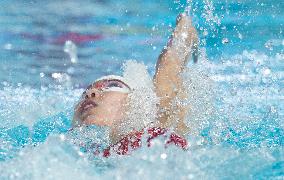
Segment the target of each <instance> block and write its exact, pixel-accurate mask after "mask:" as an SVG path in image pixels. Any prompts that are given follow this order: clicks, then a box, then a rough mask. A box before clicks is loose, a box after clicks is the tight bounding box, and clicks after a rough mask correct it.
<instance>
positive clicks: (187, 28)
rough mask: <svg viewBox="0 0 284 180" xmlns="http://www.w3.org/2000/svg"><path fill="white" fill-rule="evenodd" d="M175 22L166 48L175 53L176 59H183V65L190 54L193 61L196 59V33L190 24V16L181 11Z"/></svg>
mask: <svg viewBox="0 0 284 180" xmlns="http://www.w3.org/2000/svg"><path fill="white" fill-rule="evenodd" d="M176 24H177V25H176V28H175V30H174V32H173V34H172V37H171V39H170V41H169V43H168V46H167V49H168V50H171V51H173V52H174V53H176V56H178V57H179V58H178V59H179V60H182V61H183V65H186V64H187V62H188V60H189V56H190V55H192V59H193V62H194V63H196V62H197V60H198V35H197V31H196V29H195V27H194V26H193V25H192V21H191V18H190V17H189V16H187V15H186V14H185V13H182V14H180V15H179V16H178V17H177V21H176Z"/></svg>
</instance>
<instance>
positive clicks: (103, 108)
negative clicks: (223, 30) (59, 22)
mask: <svg viewBox="0 0 284 180" xmlns="http://www.w3.org/2000/svg"><path fill="white" fill-rule="evenodd" d="M197 50H198V36H197V31H196V29H195V28H194V27H193V25H192V22H191V19H190V17H189V16H187V15H186V14H181V15H179V16H178V17H177V21H176V28H175V30H174V32H173V34H172V36H171V38H170V39H169V41H168V43H167V46H166V47H165V48H164V49H163V51H162V52H161V54H160V56H159V58H158V61H157V63H156V72H155V75H154V77H153V84H154V89H155V93H156V95H157V97H158V98H159V103H158V105H157V106H158V107H157V108H158V112H157V123H156V124H155V127H154V128H151V129H148V133H149V134H150V135H151V137H150V139H151V138H153V137H155V136H158V135H160V134H164V132H165V131H167V130H168V129H172V128H174V132H175V133H174V134H171V136H170V139H169V141H168V142H172V141H173V142H174V143H175V144H180V146H181V147H185V146H186V141H185V139H184V138H183V137H185V135H186V134H187V133H188V132H189V128H188V127H187V126H186V125H185V122H184V118H185V115H186V111H187V107H186V106H185V105H182V104H181V103H177V102H176V103H174V102H175V101H174V100H175V99H176V98H178V99H180V100H183V99H185V98H186V96H187V95H186V93H185V91H184V88H183V80H182V77H181V74H182V72H183V70H184V68H185V67H186V65H187V62H188V59H189V58H190V56H191V55H192V59H193V61H194V62H197ZM132 90H133V88H132V87H131V86H130V85H129V84H128V83H127V81H125V79H124V78H123V77H120V76H115V75H109V76H105V77H102V78H99V79H97V80H96V81H95V82H94V83H93V84H91V85H90V86H89V87H88V88H87V89H86V90H85V91H84V93H83V95H82V99H81V101H80V102H79V103H78V104H77V105H76V107H75V113H74V118H73V126H74V127H75V126H81V125H97V126H107V127H109V128H110V131H111V132H110V139H111V142H112V144H117V143H118V142H122V140H123V142H124V141H127V139H125V138H126V137H127V136H128V135H127V134H123V133H120V132H119V126H121V125H122V124H123V120H124V119H125V116H126V112H127V111H128V107H127V101H128V94H129V93H130V92H131V91H132ZM144 128H147V127H144ZM140 132H141V129H135V130H133V132H132V133H130V134H132V135H135V137H141V133H140ZM138 141H139V138H138ZM138 141H137V142H138ZM132 143H133V142H132ZM126 145H127V146H128V145H129V144H126ZM126 149H127V147H126ZM105 153H106V152H105ZM120 154H125V152H121V153H120Z"/></svg>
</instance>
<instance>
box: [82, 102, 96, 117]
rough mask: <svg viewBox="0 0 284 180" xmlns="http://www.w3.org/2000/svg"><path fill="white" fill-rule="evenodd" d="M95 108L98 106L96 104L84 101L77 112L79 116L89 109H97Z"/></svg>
mask: <svg viewBox="0 0 284 180" xmlns="http://www.w3.org/2000/svg"><path fill="white" fill-rule="evenodd" d="M97 106H98V104H97V103H95V102H94V101H92V100H86V101H84V102H83V103H82V104H81V105H80V107H79V112H80V114H82V113H83V112H84V111H86V110H88V109H90V108H94V107H97Z"/></svg>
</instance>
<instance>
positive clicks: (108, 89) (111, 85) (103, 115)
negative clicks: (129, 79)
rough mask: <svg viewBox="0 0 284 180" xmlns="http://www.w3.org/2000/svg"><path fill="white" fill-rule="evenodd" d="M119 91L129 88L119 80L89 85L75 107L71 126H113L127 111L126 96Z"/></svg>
mask: <svg viewBox="0 0 284 180" xmlns="http://www.w3.org/2000/svg"><path fill="white" fill-rule="evenodd" d="M120 89H129V87H128V86H127V85H126V84H124V83H123V82H122V81H119V80H102V81H99V82H96V83H95V84H92V85H90V86H89V87H88V88H87V89H86V90H85V91H84V93H83V95H82V98H81V100H80V102H79V103H78V104H77V105H76V107H75V114H74V119H73V125H75V126H76V125H82V124H84V125H91V124H94V125H100V126H113V125H114V124H116V123H119V121H121V120H122V119H123V118H124V116H125V112H126V109H127V107H126V106H127V97H128V94H127V93H126V92H123V91H116V90H120Z"/></svg>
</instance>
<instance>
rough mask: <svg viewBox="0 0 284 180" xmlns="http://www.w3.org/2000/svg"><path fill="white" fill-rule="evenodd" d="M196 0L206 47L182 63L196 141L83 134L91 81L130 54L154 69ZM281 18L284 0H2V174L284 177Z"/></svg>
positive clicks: (30, 176)
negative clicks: (104, 141) (97, 142)
mask: <svg viewBox="0 0 284 180" xmlns="http://www.w3.org/2000/svg"><path fill="white" fill-rule="evenodd" d="M187 8H189V9H190V13H191V14H192V16H193V22H194V24H195V25H196V27H197V29H198V32H199V37H200V47H201V48H200V50H201V51H200V54H199V62H198V64H195V65H193V64H192V63H190V64H189V66H188V71H187V72H186V73H185V77H186V79H187V80H190V82H191V83H192V84H193V85H194V86H193V85H192V84H188V87H187V88H188V89H187V90H189V91H190V92H191V95H192V96H191V97H190V98H189V103H191V104H193V108H192V109H191V111H190V112H191V114H190V115H189V116H188V117H187V123H188V124H189V125H190V127H192V132H191V133H190V135H189V136H188V141H189V144H190V147H189V149H188V150H187V151H183V150H181V149H179V148H177V147H168V148H166V149H165V148H164V146H163V145H162V143H161V141H162V140H161V139H157V140H156V141H155V143H154V145H153V147H151V148H147V147H142V148H140V149H138V150H136V151H134V152H132V154H131V155H130V156H119V155H113V156H111V157H110V158H100V157H96V156H92V155H91V154H89V153H87V152H85V151H84V150H82V149H80V147H78V146H76V145H74V144H73V143H72V141H70V140H69V139H68V136H69V134H68V129H69V128H70V127H71V120H72V116H73V107H74V104H75V103H76V102H77V101H78V99H79V98H80V95H81V93H82V92H83V90H84V88H85V87H86V86H87V85H88V84H89V83H91V82H92V81H93V80H94V79H96V78H98V77H100V76H102V75H108V74H120V75H121V74H122V73H123V70H122V69H121V67H122V65H123V63H124V62H125V60H127V59H135V60H137V61H138V62H139V63H143V64H145V65H146V66H147V68H148V72H149V74H150V75H153V74H154V70H155V62H156V59H157V57H158V55H159V53H160V51H161V49H162V48H163V46H164V45H165V44H166V42H167V40H168V36H169V35H170V33H171V31H172V29H173V28H174V25H175V18H176V16H177V15H178V13H179V12H182V11H183V10H184V9H187ZM283 30H284V2H283V1H282V0H275V1H267V0H262V1H260V0H258V1H252V0H247V1H235V0H232V1H227V0H219V1H210V0H197V1H193V0H188V1H182V0H175V1H161V0H158V1H148V0H144V1H126V0H122V1H114V0H95V1H91V0H87V1H80V2H79V1H75V0H74V1H73V0H70V1H60V2H59V1H5V0H4V1H1V2H0V122H1V125H0V179H80V178H81V179H134V178H135V179H283V178H284V34H283ZM76 52H77V53H76ZM139 68H140V66H139V65H138V66H137V68H134V70H133V74H132V75H133V76H136V77H139V75H141V74H139V73H137V72H139ZM136 71H137V72H136ZM135 73H136V74H135ZM192 87H197V89H198V91H196V90H193V89H192Z"/></svg>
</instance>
